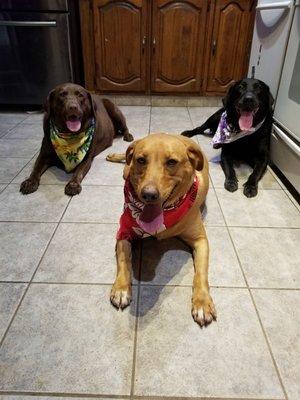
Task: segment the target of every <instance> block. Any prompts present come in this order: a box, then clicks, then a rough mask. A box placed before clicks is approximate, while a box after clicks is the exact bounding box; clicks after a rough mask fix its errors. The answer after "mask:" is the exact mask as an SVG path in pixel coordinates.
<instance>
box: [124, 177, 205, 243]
mask: <svg viewBox="0 0 300 400" xmlns="http://www.w3.org/2000/svg"><path fill="white" fill-rule="evenodd" d="M198 187H199V181H198V178H197V176H195V179H194V182H193V184H192V186H191V187H190V189H189V190H188V192H187V193H186V194H185V195H184V196H183V197H182V198H181V199H179V200H178V201H177V202H176V203H175V204H173V205H172V206H169V207H166V208H164V209H163V212H162V213H161V214H160V215H158V216H157V217H156V218H155V219H154V221H151V222H150V223H149V222H148V223H146V222H144V221H142V220H141V219H140V218H139V217H140V216H141V214H142V212H143V209H144V207H145V204H144V203H142V202H141V201H140V200H139V199H138V197H137V195H136V194H135V192H134V189H133V187H132V185H131V183H130V181H129V179H126V181H125V186H124V197H125V203H124V211H123V214H122V215H121V218H120V222H119V229H118V232H117V240H129V241H132V240H135V239H142V238H145V237H147V236H153V235H155V234H157V233H159V232H162V231H164V230H165V229H167V228H170V227H171V226H173V225H175V224H176V223H177V222H178V221H179V220H180V219H181V218H183V216H184V215H185V214H186V213H187V212H188V211H189V209H190V208H191V207H192V205H193V204H194V202H195V200H196V197H197V193H198Z"/></svg>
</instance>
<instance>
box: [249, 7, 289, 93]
mask: <svg viewBox="0 0 300 400" xmlns="http://www.w3.org/2000/svg"><path fill="white" fill-rule="evenodd" d="M294 1H295V0H285V1H280V0H258V2H257V7H256V17H255V24H254V32H253V39H252V47H251V54H250V60H249V71H248V76H249V77H253V78H257V79H260V80H262V81H264V82H265V83H266V84H267V85H268V86H269V87H270V90H271V93H272V95H273V97H274V98H276V95H277V91H278V86H279V80H280V74H281V69H282V64H283V60H284V55H285V50H286V44H287V40H288V37H289V32H290V28H291V23H292V17H293V11H294Z"/></svg>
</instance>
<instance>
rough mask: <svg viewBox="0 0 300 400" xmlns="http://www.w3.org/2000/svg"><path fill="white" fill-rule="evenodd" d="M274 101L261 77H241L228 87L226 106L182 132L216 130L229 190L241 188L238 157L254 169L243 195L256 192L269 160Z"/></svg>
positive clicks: (254, 194)
mask: <svg viewBox="0 0 300 400" xmlns="http://www.w3.org/2000/svg"><path fill="white" fill-rule="evenodd" d="M273 101H274V100H273V97H272V95H271V93H270V90H269V87H268V86H267V85H266V84H265V83H264V82H262V81H260V80H258V79H248V78H247V79H242V80H241V81H239V82H236V83H235V84H234V85H233V86H232V87H231V88H230V89H229V91H228V93H227V95H226V97H225V98H224V99H223V104H224V107H223V108H221V109H220V110H218V111H217V112H216V113H215V114H213V115H212V116H211V117H210V118H208V120H207V121H206V122H205V123H204V124H203V125H201V126H200V127H198V128H195V129H193V130H190V131H184V132H182V135H184V136H188V137H192V136H194V135H198V134H204V132H205V131H206V130H207V129H209V130H210V132H211V133H214V134H216V132H217V134H216V135H215V136H214V138H213V143H214V148H219V147H221V148H222V151H221V166H222V169H223V171H224V174H225V183H224V187H225V189H227V190H229V191H230V192H234V191H235V190H237V189H238V183H237V182H238V180H237V177H236V174H235V171H234V168H233V165H234V161H238V160H239V161H244V162H246V163H247V164H249V165H250V166H251V167H252V168H253V172H252V173H251V175H250V176H249V178H248V180H247V182H246V183H245V184H244V195H245V196H247V197H254V196H256V195H257V185H258V182H259V180H260V179H261V178H262V176H263V175H264V173H265V171H266V168H267V165H268V161H269V147H270V135H271V128H272V115H273V111H272V104H273ZM224 113H226V114H224ZM224 129H226V134H225V133H224V132H225V130H224Z"/></svg>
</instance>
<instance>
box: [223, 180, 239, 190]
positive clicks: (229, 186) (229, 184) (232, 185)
mask: <svg viewBox="0 0 300 400" xmlns="http://www.w3.org/2000/svg"><path fill="white" fill-rule="evenodd" d="M224 187H225V189H226V190H228V192H235V191H236V190H238V183H237V181H236V180H230V179H226V181H225V183H224Z"/></svg>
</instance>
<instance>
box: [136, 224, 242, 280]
mask: <svg viewBox="0 0 300 400" xmlns="http://www.w3.org/2000/svg"><path fill="white" fill-rule="evenodd" d="M206 232H207V237H208V242H209V249H210V261H209V282H210V285H213V286H245V281H244V278H243V276H242V273H241V270H240V267H239V264H238V260H237V258H236V255H235V253H234V249H233V246H232V244H231V241H230V238H229V235H228V232H227V228H222V227H206ZM193 276H194V266H193V259H192V255H191V252H190V249H189V248H188V247H187V246H186V245H185V244H183V243H182V242H181V241H179V240H177V239H168V240H162V241H156V240H152V239H147V240H145V241H143V251H142V282H143V283H147V284H150V285H152V284H157V285H169V284H171V285H192V282H193Z"/></svg>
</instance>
